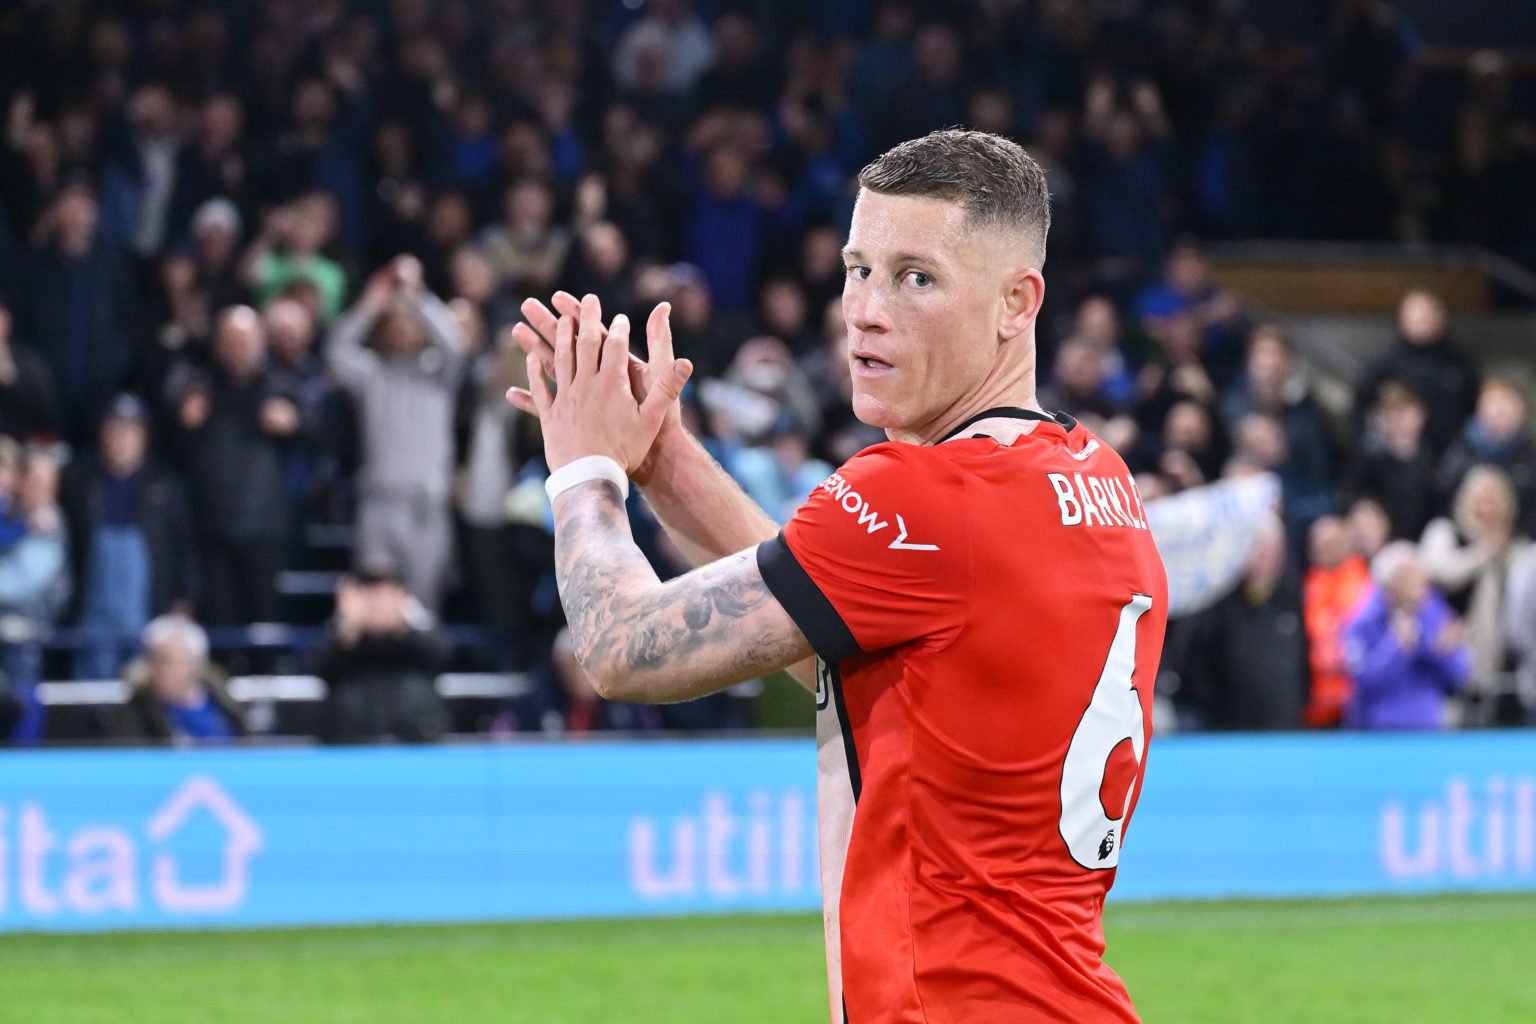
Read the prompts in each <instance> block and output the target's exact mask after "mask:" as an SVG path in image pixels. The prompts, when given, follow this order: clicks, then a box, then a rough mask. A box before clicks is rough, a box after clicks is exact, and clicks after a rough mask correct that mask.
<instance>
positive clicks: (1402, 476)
mask: <svg viewBox="0 0 1536 1024" xmlns="http://www.w3.org/2000/svg"><path fill="white" fill-rule="evenodd" d="M1426 415H1427V413H1426V411H1425V408H1424V399H1423V398H1422V397H1420V395H1419V393H1418V392H1416V391H1414V390H1413V389H1412V388H1410V387H1408V386H1407V385H1406V384H1402V383H1400V382H1389V383H1387V384H1385V385H1383V386H1382V388H1381V398H1380V400H1379V401H1378V402H1377V403H1376V409H1375V412H1374V413H1373V414H1372V417H1371V430H1370V431H1369V432H1367V433H1366V435H1365V438H1364V442H1363V444H1362V445H1361V450H1360V454H1359V456H1358V457H1357V458H1356V461H1355V465H1354V468H1353V470H1352V472H1351V473H1350V484H1349V489H1350V491H1351V492H1352V493H1353V494H1354V495H1355V497H1359V498H1370V499H1372V500H1373V501H1375V502H1376V503H1377V504H1379V505H1380V506H1381V507H1382V508H1383V509H1384V510H1385V511H1386V513H1387V518H1388V519H1389V520H1390V521H1391V523H1392V536H1393V537H1394V538H1395V539H1397V540H1418V539H1419V536H1420V534H1422V533H1423V532H1424V527H1425V526H1426V525H1427V524H1428V523H1429V518H1430V515H1431V513H1432V511H1433V508H1434V500H1435V450H1434V449H1433V448H1431V447H1430V446H1429V444H1428V443H1427V440H1426V437H1425V434H1424V423H1425V416H1426Z"/></svg>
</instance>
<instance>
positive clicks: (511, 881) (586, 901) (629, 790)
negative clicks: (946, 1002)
mask: <svg viewBox="0 0 1536 1024" xmlns="http://www.w3.org/2000/svg"><path fill="white" fill-rule="evenodd" d="M814 763H815V757H814V750H813V748H812V745H811V743H810V741H808V740H749V741H731V742H694V743H669V742H665V743H587V744H575V743H573V744H565V745H558V746H554V745H550V746H546V745H529V746H521V745H508V746H476V747H444V748H404V747H391V748H348V749H239V750H217V751H203V750H174V751H150V750H137V751H70V752H47V751H42V752H14V753H7V754H5V755H4V756H0V930H7V931H18V930H50V929H60V930H86V929H107V928H165V927H198V926H218V927H242V926H262V925H298V924H322V923H324V924H344V923H362V922H408V921H454V920H458V921H469V920H493V919H494V920H511V919H547V918H565V917H613V916H629V915H653V914H679V913H717V912H730V911H759V910H761V911H786V910H811V909H814V908H815V907H817V906H818V899H819V896H818V886H817V874H816V853H815V850H816V841H815V835H816V833H815V780H814ZM1533 887H1536V736H1533V735H1532V734H1530V733H1465V734H1451V735H1417V736H1345V735H1298V736H1272V737H1256V736H1229V737H1183V736H1177V737H1167V738H1161V739H1159V740H1157V741H1154V743H1153V745H1152V751H1151V761H1150V763H1149V768H1148V775H1147V781H1146V788H1145V793H1144V794H1143V797H1142V801H1141V806H1140V809H1139V810H1138V811H1137V815H1136V818H1135V820H1134V821H1133V823H1132V826H1131V829H1130V831H1129V833H1128V834H1127V836H1126V846H1125V859H1124V861H1123V862H1122V864H1121V870H1120V872H1119V877H1118V879H1117V881H1116V885H1115V890H1114V898H1117V899H1166V898H1204V897H1217V896H1229V895H1245V896H1300V895H1329V894H1345V893H1394V892H1413V891H1430V890H1445V889H1455V888H1481V889H1516V888H1533Z"/></svg>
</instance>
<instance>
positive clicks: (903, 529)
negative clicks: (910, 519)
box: [891, 515, 939, 551]
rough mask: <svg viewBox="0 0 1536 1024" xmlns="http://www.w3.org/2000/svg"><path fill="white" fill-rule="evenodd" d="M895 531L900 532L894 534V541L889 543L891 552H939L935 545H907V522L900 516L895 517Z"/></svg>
mask: <svg viewBox="0 0 1536 1024" xmlns="http://www.w3.org/2000/svg"><path fill="white" fill-rule="evenodd" d="M896 529H897V530H899V531H900V532H899V533H897V534H896V539H895V540H893V541H891V550H892V551H937V550H939V546H938V545H937V544H908V543H907V521H906V520H905V519H903V518H901V516H900V515H898V516H897V517H896Z"/></svg>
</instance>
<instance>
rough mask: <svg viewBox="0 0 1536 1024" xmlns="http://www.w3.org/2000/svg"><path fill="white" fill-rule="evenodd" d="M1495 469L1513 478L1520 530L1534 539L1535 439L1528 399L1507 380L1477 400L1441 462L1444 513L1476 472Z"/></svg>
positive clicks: (1491, 386)
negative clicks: (1470, 417)
mask: <svg viewBox="0 0 1536 1024" xmlns="http://www.w3.org/2000/svg"><path fill="white" fill-rule="evenodd" d="M1481 465H1487V466H1497V467H1498V468H1499V469H1502V470H1503V471H1504V472H1505V473H1507V474H1508V475H1509V479H1510V483H1511V484H1513V485H1514V488H1515V499H1516V505H1517V506H1518V507H1519V515H1520V529H1521V532H1522V533H1524V534H1525V535H1526V536H1536V439H1533V437H1532V435H1531V427H1530V420H1529V418H1528V415H1527V410H1526V404H1525V396H1524V395H1523V394H1522V393H1521V392H1520V389H1519V388H1517V387H1515V386H1514V385H1513V384H1512V383H1510V382H1509V381H1506V380H1490V381H1488V382H1487V383H1486V384H1484V385H1483V389H1482V392H1481V393H1480V394H1479V395H1478V398H1477V411H1476V412H1475V413H1474V414H1473V416H1472V419H1471V420H1469V421H1468V422H1467V425H1466V427H1465V428H1464V429H1463V430H1462V432H1461V435H1460V436H1459V437H1457V438H1456V440H1455V441H1453V442H1451V446H1450V448H1448V449H1446V452H1445V454H1444V455H1442V456H1441V457H1440V468H1439V470H1438V472H1437V474H1436V477H1435V482H1436V486H1437V488H1438V491H1439V495H1440V499H1441V501H1442V503H1443V507H1445V508H1449V507H1451V504H1452V501H1453V499H1454V497H1455V494H1456V490H1457V488H1459V487H1460V486H1461V482H1462V480H1463V479H1465V478H1466V475H1467V473H1468V472H1470V471H1471V469H1472V467H1474V466H1481Z"/></svg>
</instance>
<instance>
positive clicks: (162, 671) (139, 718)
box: [110, 614, 246, 746]
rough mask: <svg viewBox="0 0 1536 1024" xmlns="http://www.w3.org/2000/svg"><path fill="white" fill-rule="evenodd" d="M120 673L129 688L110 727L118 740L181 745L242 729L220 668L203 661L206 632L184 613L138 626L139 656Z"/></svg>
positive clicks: (228, 736)
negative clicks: (141, 630)
mask: <svg viewBox="0 0 1536 1024" xmlns="http://www.w3.org/2000/svg"><path fill="white" fill-rule="evenodd" d="M124 678H126V679H127V680H128V682H129V683H130V684H131V685H132V687H133V692H132V694H131V696H129V698H128V702H127V703H126V704H125V705H123V707H122V709H121V713H120V714H119V715H117V716H116V718H115V720H114V721H113V723H112V725H111V727H110V732H111V734H112V735H113V736H115V737H117V738H118V739H124V740H140V741H144V742H150V743H171V744H174V745H177V746H185V745H190V744H198V743H228V742H229V741H230V740H232V739H234V738H235V737H238V736H244V735H245V733H246V727H245V718H244V714H243V712H242V711H241V709H240V706H239V705H238V704H237V703H235V701H234V699H233V698H232V697H230V695H229V692H228V691H227V690H226V689H225V688H224V676H223V673H222V671H220V670H219V668H218V667H217V666H215V665H214V664H212V663H211V662H210V661H209V660H208V634H207V633H205V632H203V628H202V627H201V626H199V625H198V624H197V623H196V622H193V621H192V620H191V619H189V618H187V617H186V616H185V615H179V614H172V615H162V616H160V617H159V618H157V619H155V620H154V621H152V622H150V623H149V625H147V626H145V627H144V657H143V658H142V659H140V660H138V661H135V662H132V663H130V664H129V665H128V667H127V669H126V671H125V673H124Z"/></svg>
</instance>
